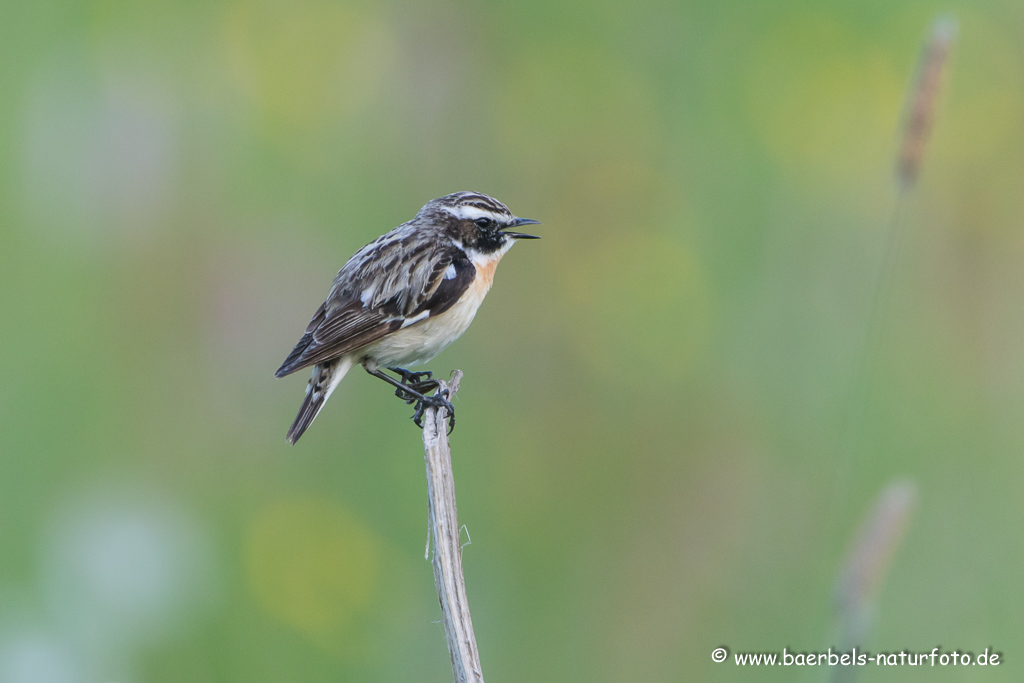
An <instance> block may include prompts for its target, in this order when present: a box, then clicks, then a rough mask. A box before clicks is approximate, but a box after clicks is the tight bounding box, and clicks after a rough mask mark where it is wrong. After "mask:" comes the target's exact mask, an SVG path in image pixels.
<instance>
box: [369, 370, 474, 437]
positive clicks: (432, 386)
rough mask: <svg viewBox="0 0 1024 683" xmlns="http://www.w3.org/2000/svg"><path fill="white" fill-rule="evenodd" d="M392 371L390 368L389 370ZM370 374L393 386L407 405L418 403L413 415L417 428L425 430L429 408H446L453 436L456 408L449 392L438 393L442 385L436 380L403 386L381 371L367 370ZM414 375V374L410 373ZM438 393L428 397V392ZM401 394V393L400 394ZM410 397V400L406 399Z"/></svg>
mask: <svg viewBox="0 0 1024 683" xmlns="http://www.w3.org/2000/svg"><path fill="white" fill-rule="evenodd" d="M389 369H390V368H389ZM366 371H367V372H368V373H370V374H371V375H373V376H374V377H377V378H379V379H382V380H384V381H385V382H387V383H388V384H390V385H391V386H393V387H395V388H396V389H397V391H395V395H396V396H398V397H399V398H401V399H402V400H403V401H405V402H406V403H412V402H414V401H415V402H416V412H414V413H413V415H412V421H413V422H415V423H416V426H417V427H419V428H420V429H423V411H424V410H426V408H427V406H430V407H433V408H444V409H445V410H447V411H448V433H449V434H451V433H452V430H454V429H455V407H454V406H452V404H451V402H450V401H449V400H448V392H447V390H445V391H438V390H439V389H440V388H441V383H440V382H439V381H438V380H436V379H427V380H423V381H420V382H414V383H412V384H403V383H402V382H399V381H398V380H397V379H395V378H393V377H390V376H388V375H386V374H384V373H383V372H381V371H380V370H370V369H367V370H366ZM410 374H413V373H410ZM415 374H422V373H415ZM428 391H437V392H438V393H435V394H434V395H433V396H427V395H426V392H428ZM399 392H401V393H399ZM406 396H408V397H409V398H406Z"/></svg>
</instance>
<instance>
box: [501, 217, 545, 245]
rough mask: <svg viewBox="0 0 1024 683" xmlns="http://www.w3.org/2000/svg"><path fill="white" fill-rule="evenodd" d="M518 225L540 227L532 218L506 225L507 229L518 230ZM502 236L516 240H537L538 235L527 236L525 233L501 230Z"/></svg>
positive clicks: (520, 219)
mask: <svg viewBox="0 0 1024 683" xmlns="http://www.w3.org/2000/svg"><path fill="white" fill-rule="evenodd" d="M520 225H540V221H535V220H533V219H532V218H517V219H515V220H514V221H512V222H511V223H509V224H508V226H507V227H509V228H518V227H519V226H520ZM502 234H504V235H508V236H509V237H511V238H513V239H517V240H539V239H540V235H527V234H526V233H525V232H512V231H510V230H502Z"/></svg>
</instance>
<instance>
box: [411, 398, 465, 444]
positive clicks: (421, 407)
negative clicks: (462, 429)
mask: <svg viewBox="0 0 1024 683" xmlns="http://www.w3.org/2000/svg"><path fill="white" fill-rule="evenodd" d="M435 388H436V387H435ZM428 406H429V407H431V408H436V409H438V410H440V409H441V408H444V409H445V410H446V411H448V434H451V433H452V431H454V430H455V407H454V406H453V405H452V404H451V401H449V400H448V390H447V389H444V390H443V391H441V392H440V393H439V394H434V395H433V396H428V397H426V399H425V400H422V401H418V402H417V403H416V412H414V413H413V415H412V421H413V423H415V425H416V426H417V427H419V428H420V429H423V413H424V412H425V411H426V409H427V407H428Z"/></svg>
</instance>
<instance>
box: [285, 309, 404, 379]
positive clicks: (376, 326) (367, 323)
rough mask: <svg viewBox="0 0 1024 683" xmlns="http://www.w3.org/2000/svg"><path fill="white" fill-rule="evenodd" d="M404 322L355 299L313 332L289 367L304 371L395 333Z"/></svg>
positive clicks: (334, 312)
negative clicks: (308, 341)
mask: <svg viewBox="0 0 1024 683" xmlns="http://www.w3.org/2000/svg"><path fill="white" fill-rule="evenodd" d="M402 321H403V319H402V318H395V317H394V316H391V315H387V314H386V313H384V312H382V311H380V310H372V309H368V308H364V307H363V305H362V302H360V301H351V302H349V304H348V305H346V306H342V307H341V308H337V309H335V310H333V311H331V312H330V313H328V314H327V316H326V317H325V319H324V320H323V322H322V323H320V325H319V326H318V327H317V328H316V329H315V330H314V331H313V338H312V340H311V342H310V344H309V346H307V347H306V348H305V350H304V351H303V352H302V354H301V355H300V356H299V358H297V359H296V363H295V364H294V367H291V368H289V370H300V369H302V368H304V367H307V366H309V365H313V364H315V363H320V362H323V361H325V360H329V359H331V358H336V357H338V356H342V355H344V354H346V353H350V352H351V351H355V350H356V349H358V348H360V347H363V346H366V345H367V344H369V343H371V342H375V341H377V340H378V339H380V338H381V337H383V336H384V335H386V334H388V333H390V332H394V331H395V330H397V329H398V328H400V327H401V326H402Z"/></svg>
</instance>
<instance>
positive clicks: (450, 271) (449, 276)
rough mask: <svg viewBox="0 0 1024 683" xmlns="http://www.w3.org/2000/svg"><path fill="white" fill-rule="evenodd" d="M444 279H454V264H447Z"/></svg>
mask: <svg viewBox="0 0 1024 683" xmlns="http://www.w3.org/2000/svg"><path fill="white" fill-rule="evenodd" d="M444 279H445V280H454V279H455V264H454V263H449V264H448V267H447V268H445V269H444Z"/></svg>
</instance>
